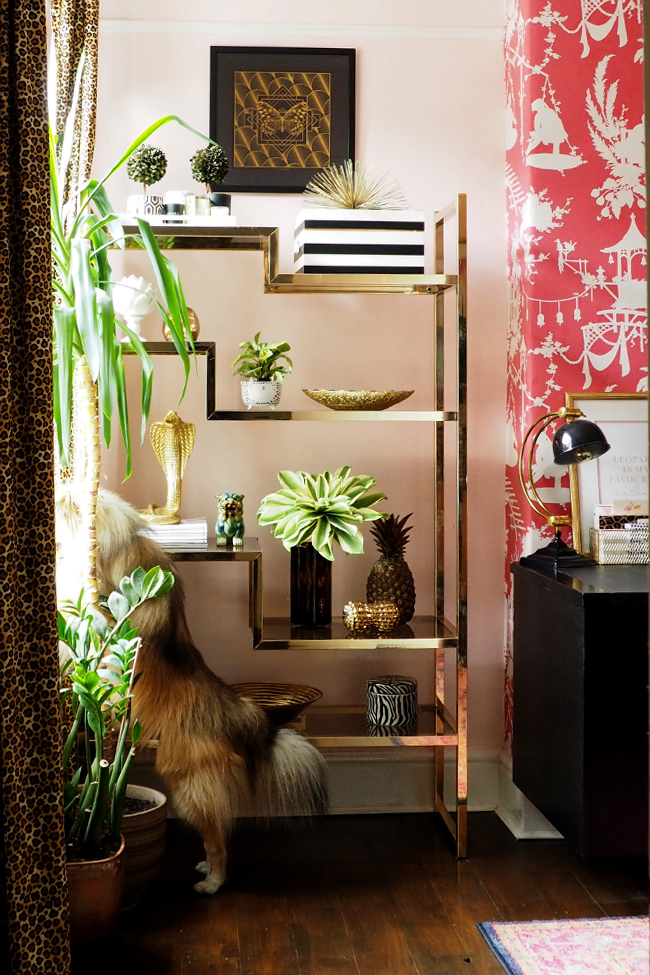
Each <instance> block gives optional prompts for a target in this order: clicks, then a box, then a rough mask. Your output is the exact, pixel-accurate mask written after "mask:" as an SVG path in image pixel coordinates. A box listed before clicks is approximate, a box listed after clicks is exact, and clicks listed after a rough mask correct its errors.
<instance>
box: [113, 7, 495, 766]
mask: <svg viewBox="0 0 650 975" xmlns="http://www.w3.org/2000/svg"><path fill="white" fill-rule="evenodd" d="M451 6H452V5H448V4H442V3H424V2H412V3H406V4H402V5H400V9H399V11H397V12H395V11H393V5H392V4H391V5H390V7H389V5H387V4H381V3H380V4H377V3H375V2H373V3H367V2H360V3H358V4H354V5H350V4H343V3H338V2H337V3H330V4H327V5H325V6H323V5H319V7H318V17H317V18H316V19H314V14H313V9H314V8H313V6H312V5H300V6H299V5H297V4H295V3H294V4H291V3H286V4H283V5H280V6H279V8H278V5H277V4H274V5H273V7H272V8H271V5H269V4H266V3H263V2H259V0H258V2H257V3H248V4H247V5H246V7H245V9H244V8H241V9H239V8H237V9H235V8H233V6H232V4H226V3H223V2H217V3H214V2H211V3H207V2H206V3H201V2H199V0H190V2H187V3H185V4H183V6H182V11H183V16H184V17H186V18H188V19H186V20H182V21H181V20H177V19H176V18H177V17H178V16H179V15H178V13H177V10H178V6H177V5H176V4H173V3H169V2H166V3H160V2H159V3H155V4H154V3H149V2H144V0H143V2H140V3H138V5H137V15H138V16H139V17H141V18H143V19H142V20H134V19H133V18H134V16H135V13H134V12H133V11H134V5H133V4H126V3H125V2H122V0H104V2H103V4H102V16H103V21H102V29H101V32H100V81H99V116H98V138H97V150H96V156H95V170H96V172H97V173H99V172H101V171H103V170H104V169H105V168H107V167H108V165H109V164H110V163H111V162H112V161H113V160H114V159H115V158H117V156H118V154H119V153H120V152H121V151H122V150H123V148H124V147H125V146H126V145H127V144H128V143H129V141H130V140H131V139H132V138H133V137H134V136H135V135H136V134H137V133H138V132H140V131H141V130H142V129H143V128H144V127H145V126H146V125H147V124H149V123H150V122H151V121H152V120H154V119H156V118H158V117H160V116H162V115H164V114H168V113H175V114H178V115H180V116H181V117H182V118H184V119H185V120H187V121H188V122H189V123H190V124H192V125H193V126H195V127H196V128H198V129H200V130H203V131H207V127H208V98H209V90H208V89H209V47H210V45H211V44H244V45H261V46H305V47H307V46H316V47H354V48H356V50H357V156H358V158H360V159H361V160H363V161H364V162H367V163H373V164H375V165H377V166H378V167H380V168H382V169H386V170H388V171H390V172H391V173H392V174H393V175H394V176H395V177H396V178H397V179H399V181H400V182H401V184H402V186H403V189H404V192H405V194H406V196H407V198H408V200H409V203H410V204H411V205H412V206H413V207H414V208H418V209H423V210H424V211H425V214H426V219H427V221H428V222H429V224H430V222H431V220H432V216H433V212H434V210H436V209H438V208H441V207H443V206H445V205H446V204H447V203H448V202H450V201H451V200H452V199H453V198H454V197H455V195H456V193H458V192H466V193H467V195H468V208H469V247H468V264H469V289H470V292H469V491H470V494H469V497H470V514H469V517H470V524H469V529H470V567H469V571H470V579H469V585H470V590H469V591H470V608H469V612H470V648H469V649H470V668H471V670H470V706H471V719H470V745H471V748H472V750H473V752H474V753H478V752H494V751H496V749H498V747H499V746H500V744H501V742H502V739H503V722H502V712H503V706H502V698H503V693H502V679H503V678H502V675H503V647H504V589H503V571H502V567H503V538H504V516H503V492H504V475H503V470H504V439H505V438H504V432H505V420H504V417H505V367H506V354H505V351H506V350H505V337H506V320H507V315H506V273H505V265H506V260H505V257H506V254H505V194H504V153H503V117H504V93H503V40H502V31H501V29H500V28H501V25H502V22H503V11H502V4H501V2H500V0H494V2H489V3H488V2H478V0H477V2H472V3H462V4H455V5H453V11H451V10H450V8H451ZM304 7H306V8H309V9H307V10H306V12H303V8H304ZM350 8H353V10H352V11H350ZM310 10H312V13H311V14H310V12H309V11H310ZM148 17H152V18H156V20H155V21H154V20H152V21H147V18H148ZM244 20H245V22H244ZM271 21H273V24H272V26H271ZM310 22H311V26H307V24H308V23H310ZM264 25H269V26H264ZM359 25H363V26H359ZM152 141H153V142H154V144H157V145H160V146H161V147H162V148H163V149H164V151H165V153H166V154H167V157H168V160H169V169H168V174H167V176H166V177H165V179H164V180H163V181H162V183H161V184H160V190H161V191H162V192H164V191H165V190H167V189H175V188H190V186H192V185H193V184H192V183H191V177H190V175H189V166H188V159H189V157H190V156H191V155H192V153H193V152H194V151H195V149H196V148H197V146H198V143H197V140H196V139H195V138H193V137H190V136H189V135H188V134H187V133H186V132H184V130H182V129H180V128H178V127H171V126H170V127H169V128H168V129H167V130H163V132H162V133H161V134H160V135H157V136H156V137H155V138H154V140H152ZM196 189H197V190H198V187H196ZM132 191H133V184H129V182H128V180H127V179H126V177H125V176H121V175H118V176H117V177H116V178H115V179H114V180H113V185H112V189H111V198H112V200H113V203H114V205H115V206H116V207H117V208H122V207H123V206H124V201H125V198H126V195H127V193H129V192H132ZM300 202H301V201H300V197H299V196H287V195H266V196H265V195H259V194H239V195H237V196H236V197H235V198H234V201H233V212H234V213H235V214H236V216H237V218H238V222H239V224H240V225H256V226H260V225H261V226H265V225H266V226H268V225H271V226H279V227H280V232H281V242H282V254H281V264H282V269H283V270H291V263H292V258H291V237H292V229H293V222H294V216H295V214H296V212H297V211H298V209H299V208H300ZM430 260H431V254H430V253H429V261H430ZM178 263H179V266H180V268H181V271H182V274H183V282H184V288H185V293H186V296H187V301H188V304H189V305H191V306H192V307H193V308H195V309H196V311H197V312H198V314H199V317H200V319H201V323H202V331H201V338H202V339H205V340H214V341H216V342H217V355H218V359H219V366H218V375H217V378H218V386H219V402H220V405H221V404H223V406H225V407H226V408H229V407H230V408H235V407H237V406H238V397H239V392H238V382H237V380H235V379H233V378H232V377H231V372H232V370H231V369H230V368H229V363H230V362H231V361H232V359H233V358H234V357H235V355H236V351H237V345H238V343H239V342H240V341H242V340H243V339H245V338H249V337H251V336H252V334H253V333H254V332H255V331H257V330H258V329H262V334H263V337H265V338H268V339H274V340H276V339H286V340H288V341H289V342H290V343H291V345H292V357H293V359H294V374H293V375H292V376H290V377H289V378H288V380H287V382H286V384H285V391H284V393H283V405H285V406H286V408H288V409H291V408H294V409H305V408H308V405H307V404H308V401H307V400H306V398H305V397H304V395H303V394H302V392H301V390H302V388H303V387H307V388H310V387H312V388H313V387H326V388H338V387H347V388H408V389H415V391H416V392H415V394H414V396H413V397H412V399H411V400H410V401H409V405H411V404H412V408H413V409H427V408H431V395H432V392H431V383H432V375H431V370H430V367H429V364H428V356H429V350H430V342H431V339H430V334H431V333H430V322H431V305H430V303H429V299H427V298H414V297H403V296H383V297H382V296H366V297H363V296H326V297H315V296H291V295H289V296H264V295H263V294H262V290H261V279H262V265H261V256H260V255H256V254H242V255H235V254H229V253H225V254H220V255H214V254H213V255H195V256H191V255H179V259H178ZM114 267H115V270H116V273H117V276H118V277H119V276H120V275H121V273H123V272H128V273H131V272H136V273H144V264H143V263H141V262H139V259H138V255H133V254H129V255H128V257H127V258H126V259H125V261H124V262H123V263H120V261H119V260H118V259H116V260H115V261H114ZM143 332H144V334H145V337H146V338H149V339H152V340H153V339H158V338H159V337H160V324H159V323H156V321H155V318H154V316H153V315H152V316H150V317H149V318H147V319H145V321H144V323H143ZM175 370H176V372H178V366H177V363H168V362H166V361H165V362H163V361H162V360H158V361H157V362H156V380H155V391H154V400H153V407H152V410H151V417H152V419H161V418H162V417H163V416H164V415H165V413H166V412H167V411H168V410H169V409H174V408H175V406H176V399H175V397H174V395H173V394H172V391H171V390H172V387H173V382H174V381H175V378H176V377H175V376H174V375H173V373H174V371H175ZM135 379H136V377H135V376H134V381H135ZM134 391H135V392H136V396H137V389H136V388H135V386H134ZM203 401H204V367H203V364H202V362H200V363H199V377H198V378H194V379H193V380H192V381H191V385H190V390H189V393H188V396H187V397H186V400H185V401H184V403H183V404H182V405H181V406H180V408H179V412H180V415H181V416H182V418H183V419H184V420H191V421H192V422H194V423H195V424H196V426H197V436H196V446H195V450H194V454H193V456H192V458H191V460H190V462H189V464H188V467H187V470H186V474H185V478H184V482H183V508H182V514H183V515H184V516H185V517H194V516H199V515H205V516H206V517H207V518H208V522H209V523H210V524H212V523H213V522H214V520H215V517H216V503H215V501H214V495H215V494H216V493H218V492H219V491H224V490H239V491H242V492H243V493H244V494H245V495H246V502H245V503H246V521H247V526H248V527H247V533H248V534H256V535H258V536H259V538H260V541H261V544H262V548H263V551H264V565H265V573H266V579H267V583H268V584H267V586H266V588H265V601H266V605H267V608H268V611H269V612H276V613H277V614H280V613H282V612H283V610H284V609H286V605H287V585H288V553H286V552H285V551H284V549H283V548H282V546H281V544H280V543H279V542H277V541H276V540H274V539H273V538H272V537H271V536H270V533H269V532H268V531H267V530H262V529H257V527H256V524H255V517H254V516H255V512H256V510H257V507H258V505H259V501H260V499H261V498H262V497H263V496H264V495H265V494H267V493H269V492H271V491H274V490H275V489H276V486H277V479H276V472H277V471H278V470H280V469H282V468H285V467H288V468H294V469H295V468H303V469H307V470H323V469H326V468H328V469H332V468H335V467H337V466H340V465H341V464H343V463H350V464H352V467H353V471H355V472H358V473H368V474H372V475H373V476H374V477H375V478H376V480H377V484H378V486H379V487H380V488H381V489H382V490H384V491H385V493H386V494H387V495H388V497H389V500H388V501H387V502H386V504H385V507H386V510H390V511H395V512H397V513H406V512H407V511H414V512H415V514H414V517H413V522H414V526H415V527H414V531H413V541H412V543H411V545H410V547H409V550H408V552H407V557H408V561H409V564H410V566H411V568H412V570H413V573H414V575H415V580H416V587H417V594H418V604H417V612H419V613H426V612H430V611H431V609H432V605H433V593H432V583H431V557H430V551H431V546H432V543H433V531H432V518H431V508H430V505H431V495H430V475H431V462H430V456H429V455H430V446H431V431H430V429H429V427H428V425H426V424H413V425H406V424H387V425H384V424H366V423H364V424H309V425H307V424H299V423H294V424H267V423H264V424H256V423H250V424H249V423H246V424H230V423H229V424H219V423H208V422H206V421H205V419H204V416H205V413H204V405H203ZM133 426H134V428H135V427H136V426H137V417H136V418H135V422H134V423H133ZM104 469H105V473H106V478H107V480H106V483H107V485H109V486H111V487H113V488H115V489H118V490H120V491H121V493H123V494H124V496H125V497H127V498H128V499H129V500H130V501H132V502H133V503H134V504H136V505H137V506H145V505H146V504H147V503H149V502H150V501H153V500H156V501H160V500H161V499H162V498H163V495H164V490H165V485H164V478H163V475H162V472H161V471H160V468H159V466H158V464H157V461H156V460H155V458H154V456H153V453H152V450H151V447H150V446H149V444H148V443H147V444H145V446H144V447H142V448H139V449H137V450H136V452H135V457H134V474H133V477H132V479H131V480H130V482H128V483H126V484H124V485H121V486H120V478H121V473H122V466H121V458H120V456H119V451H117V450H115V451H112V452H107V453H106V454H105V463H104ZM374 559H375V548H374V544H373V543H372V540H371V539H369V537H368V534H367V532H366V553H365V554H364V555H363V556H358V557H350V558H345V557H343V556H341V557H339V558H337V561H336V563H335V566H334V573H333V575H334V607H335V612H336V611H340V607H341V606H342V604H343V602H345V601H347V600H348V599H351V598H353V599H354V598H356V599H362V598H364V593H365V579H366V576H367V574H368V572H369V570H370V567H371V565H372V563H373V561H374ZM182 575H183V578H184V580H185V584H186V589H187V597H188V610H189V619H190V626H191V629H192V632H193V635H194V637H195V639H196V641H197V643H198V645H199V647H200V648H201V650H202V651H203V652H204V654H205V655H206V658H207V659H208V660H209V662H210V665H211V666H212V667H213V668H214V669H215V670H216V671H217V672H218V673H220V674H221V676H223V677H224V678H226V679H227V680H233V681H234V680H245V679H254V678H258V679H283V678H284V679H288V680H297V681H304V682H307V683H313V684H316V685H317V686H319V687H321V688H323V690H324V691H325V694H326V700H327V701H328V702H331V703H334V702H337V701H338V702H341V701H346V702H353V701H355V702H360V701H362V700H363V695H364V688H365V679H366V678H367V677H369V676H372V675H373V674H378V673H382V672H386V671H387V670H388V671H393V672H395V671H397V672H402V673H407V674H413V675H414V676H417V677H418V678H419V679H420V694H421V700H423V701H425V700H427V699H429V694H428V688H429V687H430V686H431V668H430V665H429V661H428V655H427V654H426V653H425V652H423V651H410V652H409V653H407V654H406V655H400V656H395V655H393V656H392V657H391V655H390V654H388V653H385V654H367V653H354V654H343V653H322V652H316V651H311V652H305V653H294V652H290V651H287V652H278V653H269V654H261V653H254V652H253V651H252V650H251V649H250V636H249V633H248V630H247V627H246V610H247V603H246V599H247V585H246V570H245V567H243V566H231V567H228V566H209V565H202V566H201V565H198V566H186V567H184V568H183V569H182Z"/></svg>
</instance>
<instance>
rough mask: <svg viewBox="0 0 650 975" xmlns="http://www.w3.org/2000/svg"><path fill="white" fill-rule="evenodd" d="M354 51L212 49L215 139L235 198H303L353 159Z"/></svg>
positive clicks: (212, 128)
mask: <svg viewBox="0 0 650 975" xmlns="http://www.w3.org/2000/svg"><path fill="white" fill-rule="evenodd" d="M355 55H356V52H355V50H354V49H353V48H315V47H211V48H210V138H211V139H214V140H215V142H218V143H219V145H220V146H222V148H223V149H224V151H225V153H226V155H227V157H228V161H229V163H230V172H229V174H228V176H227V177H226V179H225V180H224V181H223V183H222V184H220V187H219V189H221V188H223V190H224V192H231V193H302V191H303V190H304V188H305V186H306V185H307V183H308V182H309V180H310V179H312V177H313V176H315V175H316V173H317V172H319V171H320V170H321V169H323V168H324V167H325V166H329V165H331V164H332V163H339V164H340V163H342V162H343V161H344V160H345V159H354V158H355V146H354V126H355Z"/></svg>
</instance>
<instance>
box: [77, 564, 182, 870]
mask: <svg viewBox="0 0 650 975" xmlns="http://www.w3.org/2000/svg"><path fill="white" fill-rule="evenodd" d="M173 584H174V576H173V574H172V573H171V572H169V571H165V570H163V569H161V568H159V567H158V566H156V567H155V568H153V569H150V570H149V571H148V572H145V570H144V569H141V568H140V569H136V570H135V572H133V574H132V575H131V576H130V577H126V576H125V577H124V578H123V579H122V581H121V582H120V585H119V589H118V590H117V591H115V592H112V593H111V594H110V596H109V597H108V600H107V602H106V615H105V614H104V612H101V611H100V610H99V609H97V608H96V607H95V606H93V605H92V604H89V605H84V594H83V592H82V593H81V595H80V596H79V599H78V600H77V602H76V603H74V602H66V603H64V604H63V606H62V609H63V613H65V616H64V615H63V613H61V612H59V614H58V619H59V640H60V642H61V643H62V644H64V645H65V647H66V648H67V652H68V656H67V658H66V659H65V661H64V663H63V664H62V666H61V698H62V701H63V714H64V715H65V714H67V715H69V716H70V719H71V724H70V727H69V730H68V733H67V736H66V741H65V745H64V748H63V776H64V786H63V797H64V806H65V829H66V848H67V853H68V859H74V858H80V859H84V860H93V859H97V858H99V857H100V856H101V855H102V847H103V846H104V844H105V843H106V842H108V843H109V844H110V843H111V842H112V843H115V844H118V843H119V838H120V831H121V824H122V812H123V808H124V799H125V795H126V786H127V783H128V777H129V771H130V768H131V763H132V761H133V757H134V755H135V748H136V745H137V744H138V741H139V739H140V734H141V728H140V724H139V722H138V721H137V720H136V721H134V722H133V723H131V702H132V698H133V689H134V687H135V685H136V682H137V680H138V678H139V676H140V674H139V673H138V672H137V659H138V649H139V646H140V637H139V636H138V635H137V629H136V628H135V627H133V625H132V624H131V622H130V617H131V616H132V614H133V612H134V611H135V610H136V609H137V608H138V606H141V605H142V603H144V602H145V601H146V600H147V599H161V598H162V597H163V596H164V595H165V593H167V592H169V590H170V589H171V588H172V586H173ZM82 732H83V743H84V754H83V757H82V760H81V761H80V759H79V756H78V747H79V746H78V743H79V741H80V740H81V738H80V733H82ZM109 741H114V742H115V752H114V757H113V758H112V759H111V758H109V757H108V755H109V749H108V748H107V744H108V742H109ZM75 766H76V767H75Z"/></svg>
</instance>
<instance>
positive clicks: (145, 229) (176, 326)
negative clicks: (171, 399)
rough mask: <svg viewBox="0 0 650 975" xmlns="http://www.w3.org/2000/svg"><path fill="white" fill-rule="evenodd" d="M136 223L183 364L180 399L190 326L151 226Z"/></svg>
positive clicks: (180, 297)
mask: <svg viewBox="0 0 650 975" xmlns="http://www.w3.org/2000/svg"><path fill="white" fill-rule="evenodd" d="M137 223H138V227H139V229H140V235H141V237H142V242H143V244H144V246H145V249H146V251H147V254H148V255H149V260H150V261H151V265H152V267H153V269H154V271H155V274H156V279H157V281H158V287H159V289H160V294H161V296H162V299H163V301H164V303H165V305H166V307H167V311H168V313H169V318H170V332H171V337H172V341H173V343H174V347H175V349H176V351H177V353H178V355H179V356H180V359H181V362H182V363H183V370H184V373H185V385H184V386H183V393H182V394H181V399H182V398H183V395H184V394H185V388H186V386H187V380H188V376H189V372H190V358H189V355H188V352H187V342H188V337H189V339H190V341H191V334H190V324H189V319H188V317H187V308H186V307H185V300H184V299H183V297H182V293H179V290H178V288H177V285H176V279H175V276H174V273H173V272H172V270H171V267H172V265H171V264H170V262H169V261H168V260H167V258H165V257H164V256H163V255H162V254H161V253H160V250H159V248H158V244H157V243H156V238H155V236H154V233H153V230H152V229H151V225H150V224H149V223H148V222H147V221H146V220H140V219H139V218H138V219H137Z"/></svg>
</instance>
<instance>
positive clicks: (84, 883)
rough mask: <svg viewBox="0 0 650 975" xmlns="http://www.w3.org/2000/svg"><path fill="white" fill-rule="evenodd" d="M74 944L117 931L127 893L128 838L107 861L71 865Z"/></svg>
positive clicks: (96, 938) (95, 939)
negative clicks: (121, 907) (125, 851)
mask: <svg viewBox="0 0 650 975" xmlns="http://www.w3.org/2000/svg"><path fill="white" fill-rule="evenodd" d="M67 877H68V901H69V903H70V940H71V941H72V942H73V944H83V943H86V942H88V941H99V940H100V939H102V938H105V937H106V936H107V935H108V934H110V932H111V931H112V929H113V928H114V927H115V924H116V922H117V919H118V917H119V913H120V904H121V901H122V891H123V889H124V837H122V842H121V844H120V848H119V850H118V851H117V853H115V854H114V855H113V856H112V857H108V859H106V860H85V861H80V862H78V863H74V862H73V863H68V864H67Z"/></svg>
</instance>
